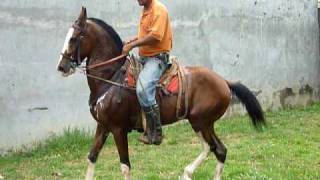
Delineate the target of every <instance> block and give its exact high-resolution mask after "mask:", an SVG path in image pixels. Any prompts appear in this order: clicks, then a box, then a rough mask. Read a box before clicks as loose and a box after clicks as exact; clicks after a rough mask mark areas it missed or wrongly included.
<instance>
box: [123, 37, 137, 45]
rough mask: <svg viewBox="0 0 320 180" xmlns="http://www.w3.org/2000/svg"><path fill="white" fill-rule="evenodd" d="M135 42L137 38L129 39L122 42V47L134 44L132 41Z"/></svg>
mask: <svg viewBox="0 0 320 180" xmlns="http://www.w3.org/2000/svg"><path fill="white" fill-rule="evenodd" d="M136 40H138V37H134V38H132V39H129V40H128V41H124V42H123V44H124V45H126V44H130V43H132V42H134V41H136Z"/></svg>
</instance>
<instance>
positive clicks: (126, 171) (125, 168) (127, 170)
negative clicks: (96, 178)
mask: <svg viewBox="0 0 320 180" xmlns="http://www.w3.org/2000/svg"><path fill="white" fill-rule="evenodd" d="M121 172H122V174H123V176H124V179H125V180H131V177H130V168H129V166H127V165H126V164H121Z"/></svg>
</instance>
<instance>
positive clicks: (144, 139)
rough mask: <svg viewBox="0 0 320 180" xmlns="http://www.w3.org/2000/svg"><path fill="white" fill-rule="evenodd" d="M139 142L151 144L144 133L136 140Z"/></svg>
mask: <svg viewBox="0 0 320 180" xmlns="http://www.w3.org/2000/svg"><path fill="white" fill-rule="evenodd" d="M138 140H139V141H140V142H143V143H144V144H151V139H150V138H148V135H147V133H146V132H144V133H143V134H142V135H141V136H140V137H139V139H138Z"/></svg>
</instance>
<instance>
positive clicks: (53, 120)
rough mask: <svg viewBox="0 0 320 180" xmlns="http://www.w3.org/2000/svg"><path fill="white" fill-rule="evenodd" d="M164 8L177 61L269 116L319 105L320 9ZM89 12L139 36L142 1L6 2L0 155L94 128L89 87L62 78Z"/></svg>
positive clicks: (295, 1) (239, 3)
mask: <svg viewBox="0 0 320 180" xmlns="http://www.w3.org/2000/svg"><path fill="white" fill-rule="evenodd" d="M163 2H164V4H166V5H167V7H168V9H169V11H170V15H171V17H172V23H173V27H174V32H175V34H174V50H173V54H175V55H176V56H178V57H179V58H180V59H181V61H182V63H183V64H185V65H201V66H206V67H209V68H211V69H214V70H215V71H217V72H218V73H219V74H221V75H222V76H223V77H225V78H226V79H228V80H233V81H241V82H242V83H243V84H245V85H247V86H248V87H249V88H251V89H252V90H254V92H255V93H256V94H257V95H258V98H259V99H260V100H261V102H262V103H263V106H264V108H265V109H268V110H274V109H278V108H279V107H282V106H292V105H301V104H302V105H304V104H307V103H309V102H311V101H314V100H317V99H318V92H319V79H318V77H319V70H320V69H319V39H318V37H319V36H318V35H319V33H318V21H317V17H318V16H317V1H316V0H313V1H310V0H236V1H235V0H225V1H221V0H197V1H194V0H175V1H170V0H163ZM81 5H84V6H86V7H87V11H88V15H89V16H92V17H98V18H101V19H103V20H105V21H106V22H107V23H109V24H111V25H112V26H114V28H115V29H116V30H117V31H118V32H119V33H120V35H121V37H122V38H123V39H127V38H129V37H132V36H134V35H135V34H136V32H137V24H138V17H139V13H140V8H139V7H138V5H137V2H136V1H125V2H124V1H121V0H96V1H94V2H92V1H84V0H82V1H81V0H74V1H65V0H55V1H47V0H15V1H12V0H1V3H0V32H1V33H0V67H1V71H0V80H1V84H0V107H1V111H0V151H2V152H4V151H5V150H6V149H8V148H9V147H13V146H15V147H16V146H20V145H21V144H27V143H30V142H34V141H36V140H39V139H42V138H44V137H47V136H48V135H49V134H51V133H57V132H61V130H62V129H63V128H65V127H68V126H71V127H73V126H78V127H83V128H87V127H93V126H94V125H95V123H94V121H93V120H92V118H91V117H90V115H89V108H88V105H87V99H88V94H89V91H88V88H87V84H86V81H85V78H84V77H83V76H82V75H79V74H78V75H75V76H73V77H71V78H67V79H65V78H62V77H60V74H58V73H57V72H56V69H55V68H56V67H55V66H56V63H57V59H58V55H59V53H60V50H61V48H62V45H63V41H64V37H65V34H66V32H67V29H68V28H69V27H70V26H71V24H72V23H73V21H74V20H75V18H76V17H77V16H78V13H79V10H80V7H81ZM234 107H235V108H234V109H237V108H236V107H237V106H234ZM234 109H231V111H233V110H234Z"/></svg>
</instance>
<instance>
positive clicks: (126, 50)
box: [122, 43, 133, 54]
mask: <svg viewBox="0 0 320 180" xmlns="http://www.w3.org/2000/svg"><path fill="white" fill-rule="evenodd" d="M132 49H133V46H132V44H131V43H127V44H125V45H124V46H123V48H122V54H129V52H130V51H131V50H132Z"/></svg>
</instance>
